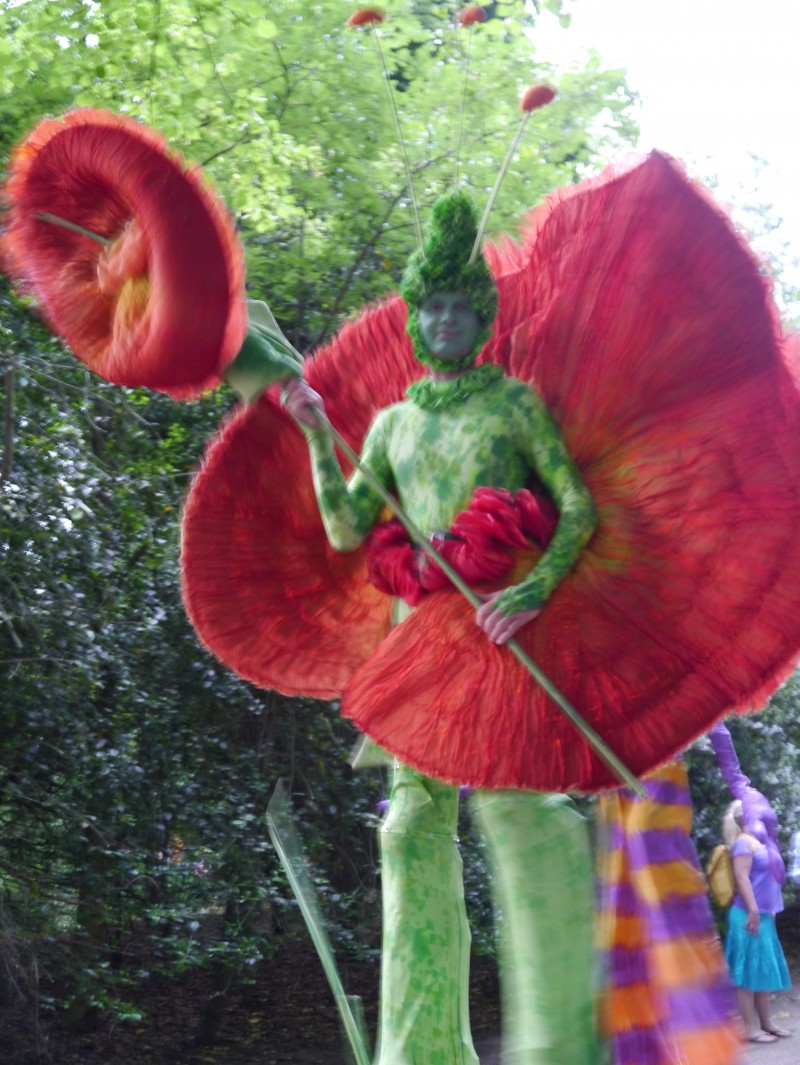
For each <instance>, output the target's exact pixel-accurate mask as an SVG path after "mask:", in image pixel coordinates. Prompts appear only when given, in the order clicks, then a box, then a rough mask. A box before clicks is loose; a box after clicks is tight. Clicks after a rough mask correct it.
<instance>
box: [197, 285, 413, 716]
mask: <svg viewBox="0 0 800 1065" xmlns="http://www.w3.org/2000/svg"><path fill="white" fill-rule="evenodd" d="M405 320H406V309H405V304H404V303H403V301H402V300H400V299H394V300H391V301H389V302H388V303H385V304H380V305H379V306H378V307H377V308H375V309H373V310H372V311H370V312H368V313H367V314H365V315H363V316H362V317H361V318H360V319H359V320H358V321H356V322H353V323H351V324H349V325H347V326H346V327H345V328H344V329H343V330H342V332H341V333H340V334H339V335H338V337H337V338H336V339H335V340H334V341H333V342H332V343H331V344H330V345H328V346H327V347H325V348H323V349H321V350H320V351H319V352H318V353H317V355H316V356H315V358H314V359H313V360H311V361H309V362H307V363H306V373H307V377H308V380H309V381H310V383H311V385H312V387H314V388H315V389H317V390H318V391H319V392H320V393H321V394H322V395H324V396H325V399H326V407H327V411H328V415H329V417H330V418H331V420H332V421H333V423H334V424H335V425H337V426H340V427H341V429H342V432H343V433H344V435H345V437H346V438H347V440H348V443H349V444H350V445H351V446H352V447H353V448H355V449H356V450H358V449H360V447H361V441H362V439H363V437H364V434H365V433H366V431H367V428H368V427H369V425H370V422H371V421H372V419H373V418H374V416H375V414H376V413H377V412H378V410H380V409H381V408H382V407H385V406H386V405H387V404H389V403H395V402H397V401H398V400H399V399H400V398H402V394H403V387H404V382H405V381H408V380H410V379H411V375H412V374H413V373H416V374H417V375H419V373H420V372H421V367H420V366H419V364H418V363H417V362H416V360H415V359H414V356H413V353H412V351H411V345H410V341H408V338H407V337H406V335H405ZM350 359H354V360H356V365H359V366H361V367H362V369H363V372H361V373H359V374H358V375H356V374H351V375H350V377H351V378H352V380H348V375H346V374H343V373H342V367H343V366H345V365H348V362H349V360H350ZM398 379H399V380H398ZM342 464H343V466H344V468H345V469H347V468H348V466H347V462H346V460H343V463H342ZM182 533H183V535H182V547H181V561H182V574H183V596H184V602H185V605H186V610H187V612H188V614H189V617H190V618H191V620H192V623H193V624H194V626H195V629H196V630H197V633H198V635H199V636H200V639H201V640H202V641H203V642H204V643H205V644H206V646H208V647H209V649H210V650H211V651H212V652H213V653H214V654H215V655H216V656H217V657H218V658H220V659H221V660H222V661H223V662H225V663H226V664H227V665H229V666H230V667H231V669H234V670H235V671H236V672H237V673H238V674H239V675H240V676H242V677H245V678H246V679H247V680H251V681H253V682H254V683H256V684H259V685H261V686H262V687H264V688H273V689H276V690H278V691H281V692H284V693H285V694H287V695H310V696H314V697H316V698H320V699H333V698H337V697H339V696H340V695H341V694H342V692H343V691H344V689H345V687H346V685H347V682H348V680H349V678H350V677H351V676H352V675H353V672H354V671H355V669H356V668H357V667H358V666H360V665H361V664H363V663H364V662H365V661H366V660H367V659H368V658H369V656H370V655H371V654H372V653H374V651H375V650H376V649H377V647H378V646H379V645H380V643H381V641H382V640H383V639H384V638H385V636H386V635H387V633H388V632H389V629H390V625H391V618H390V612H391V600H390V599H389V598H388V597H387V596H386V595H384V594H382V593H381V592H379V591H378V590H377V589H376V588H374V587H373V586H372V585H371V584H370V582H369V580H368V578H367V562H366V556H365V553H364V550H363V548H362V549H359V550H358V551H354V552H352V553H350V554H339V553H337V552H336V551H334V550H333V548H331V546H330V545H329V543H328V539H327V537H326V535H325V530H324V529H323V527H322V521H321V519H320V516H319V508H318V507H317V502H316V497H315V495H314V487H313V484H312V482H311V470H310V463H309V458H308V446H307V444H306V442H305V439H304V438H303V436H302V434H301V433H300V431H299V430H298V429H297V427H296V426H295V424H294V422H292V420H291V419H290V418H289V417H288V415H287V414H286V413H285V412H284V411H283V410H282V409H281V408H280V406H279V404H278V403H277V400H276V398H275V396H274V395H273V394H266V395H264V396H262V397H261V398H260V399H259V400H258V401H257V402H256V403H254V404H253V405H252V406H249V407H242V408H240V409H239V410H238V411H237V412H236V413H235V414H234V415H233V417H232V418H231V420H230V421H229V423H228V424H227V425H226V426H225V427H224V428H223V430H222V432H221V434H220V436H219V438H218V439H217V440H216V441H214V442H213V443H212V444H211V446H210V447H209V449H208V451H207V453H206V456H205V459H204V461H203V465H202V466H201V468H200V469H199V471H198V473H197V475H196V476H195V479H194V482H193V484H192V487H191V490H190V492H189V496H188V499H187V501H186V506H185V508H184V514H183V523H182Z"/></svg>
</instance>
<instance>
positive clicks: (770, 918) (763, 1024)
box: [722, 799, 791, 1043]
mask: <svg viewBox="0 0 800 1065" xmlns="http://www.w3.org/2000/svg"><path fill="white" fill-rule="evenodd" d="M722 834H723V837H724V839H725V842H726V843H727V845H728V846H729V847H730V851H731V857H732V859H733V875H734V879H735V881H736V895H735V897H734V900H733V905H732V906H731V908H730V913H729V916H728V936H727V939H726V941H725V958H726V960H727V962H728V967H729V969H730V972H731V977H732V979H733V983H734V985H735V987H736V995H737V998H738V1001H739V1011H740V1013H741V1015H742V1021H743V1023H744V1027H745V1034H746V1036H747V1039H748V1040H749V1041H750V1042H751V1043H774V1042H775V1040H776V1039H779V1038H781V1039H783V1038H786V1037H788V1036H789V1035H791V1032H788V1031H787V1030H786V1029H785V1028H780V1027H778V1026H777V1025H776V1024H774V1023H773V1021H772V1019H771V1017H770V1000H769V996H770V992H772V991H788V990H789V989H790V987H791V981H790V979H789V970H788V968H787V966H786V959H785V958H784V956H783V950H782V948H781V945H780V942H779V940H778V934H777V932H776V929H775V914H776V913H780V911H781V910H782V909H783V898H782V896H781V888H780V884H779V883H778V881H777V880H776V879H775V876H774V874H773V871H772V869H771V868H770V862H769V857H768V853H767V848H766V847H765V846H764V844H763V843H760V842H759V841H758V840H757V839H756V838H755V836H751V835H750V834H749V833H747V832H745V829H744V815H743V813H742V803H741V800H739V799H737V800H736V801H735V802H733V803H731V805H730V806H729V807H728V809H727V811H726V813H725V816H724V818H723V821H722Z"/></svg>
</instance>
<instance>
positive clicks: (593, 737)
mask: <svg viewBox="0 0 800 1065" xmlns="http://www.w3.org/2000/svg"><path fill="white" fill-rule="evenodd" d="M320 419H321V420H323V421H324V423H325V425H326V427H327V428H328V429H329V430H330V433H331V436H332V437H333V439H334V441H335V443H336V444H337V445H338V447H339V448H340V449H341V450H342V452H343V453H344V454H345V455H346V456H347V458H348V459H349V460H350V461H351V462H352V463H353V465H354V466H355V467H356V469H358V470H359V471H360V473H361V475H362V476H363V477H364V479H365V480H367V481H368V482H369V484H370V487H371V488H373V489H374V490H375V491H376V492H377V493H378V495H379V496H380V497H381V499H382V500H383V502H384V503H385V504H386V506H387V507H389V509H390V510H391V511H392V513H393V514H394V515H395V516H396V517H397V518H398V519H399V520H400V522H401V523H402V525H403V527H404V528H405V530H406V532H407V533H408V535H409V536H410V537H411V539H412V540H413V541H414V543H416V544H417V545H418V546H419V547H421V548H422V550H423V551H424V552H425V554H426V555H428V557H429V558H431V559H432V560H433V561H434V562H435V563H436V565H437V566H439V568H440V569H441V570H442V571H443V572H444V573H445V575H446V576H447V577H448V578H449V579H450V580H451V581H452V582H453V584H454V585H455V587H456V588H457V589H458V590H459V592H461V594H462V595H463V596H464V598H465V599H466V600H467V602H469V603H470V604H471V605H472V606H474V607H475V608H476V609H477V608H478V607H480V606H481V605H482V604H483V600H482V599H481V598H480V596H478V595H477V594H476V593H475V592H474V591H473V590H472V588H470V586H469V585H468V584H467V582H466V581H465V580H464V578H463V577H462V576H461V574H460V573H458V572H457V571H456V570H455V569H453V567H452V566H451V565H450V563H449V562H448V561H447V559H445V558H443V557H442V556H441V555H440V554H439V552H438V551H437V550H436V548H435V547H434V546H433V544H432V543H431V542H430V540H429V539H428V538H427V537H426V536H425V534H424V533H423V532H422V530H421V529H420V528H419V527H418V526H417V525H416V524H415V522H414V521H412V519H411V518H410V517H409V516H408V514H406V512H405V510H404V509H403V508H402V507H401V506H400V504H399V503H398V502H397V500H396V499H395V498H394V496H392V495H391V494H390V493H389V492H387V490H386V489H385V488H384V486H383V485H382V484H381V483H380V481H379V480H378V479H377V477H375V476H374V475H373V474H372V472H371V471H370V470H368V469H367V467H366V466H363V465H362V464H361V461H360V459H359V457H358V455H357V454H356V453H355V451H353V449H352V448H351V447H350V445H349V444H348V443H347V441H346V440H345V439H344V438H343V437H342V435H341V434H340V433H338V432H337V431H336V430H335V429H334V428H333V426H332V425H331V424H330V422H328V421H327V419H322V417H321V416H320ZM506 647H508V649H509V650H510V651H511V653H512V654H513V655H514V656H515V657H516V658H517V659H518V660H519V661H520V662H521V663H522V665H523V666H524V667H525V668H526V669H527V670H528V672H529V673H530V674H531V676H532V677H533V678H534V680H535V681H536V682H537V683H538V684H539V685H540V686H541V687H542V688H543V689H544V690H545V691H546V692H547V694H548V695H549V696H550V698H551V699H552V700H553V702H554V703H555V704H556V705H557V706H558V707H559V709H560V710H561V711H562V713H563V714H565V715H566V717H567V718H568V719H569V720H570V721H571V722H572V724H573V725H574V726H575V727H576V728H577V729H578V731H579V732H580V733H581V735H582V736H583V737H584V739H585V740H586V741H587V743H588V744H589V745H590V746H591V747H592V749H593V750H594V752H595V754H597V756H598V758H600V759H602V761H603V762H605V764H606V765H607V766H608V768H609V769H610V770H611V771H612V772H613V773H615V774H616V775H617V777H618V778H619V780H620V781H621V782H622V783H623V784H626V785H627V786H628V787H629V788H632V789H633V791H635V792H636V794H637V795H638V796H639V797H640V798H646V796H647V793H646V791H645V789H644V787H643V786H642V785H641V784H640V783H639V781H638V780H637V779H636V777H635V776H634V775H633V773H631V771H630V769H628V767H627V766H626V765H625V764H624V762H622V761H621V760H620V759H619V758H618V757H617V755H616V754H615V753H614V752H613V751H612V750H611V748H610V747H609V746H608V744H607V743H606V742H605V740H604V739H603V738H602V737H601V736H599V735H598V733H597V732H595V730H594V729H593V728H592V726H591V725H590V724H589V723H588V722H587V721H585V720H584V718H583V717H582V716H581V715H580V714H579V713H578V711H577V710H576V709H575V707H574V706H573V705H572V703H571V702H570V701H569V700H568V699H567V698H566V696H565V695H563V694H562V693H561V692H560V691H559V689H558V688H557V687H556V686H555V684H553V682H552V681H551V680H550V679H549V678H548V677H547V675H546V674H545V673H543V672H542V670H541V669H540V668H539V667H538V666H537V665H536V663H535V662H534V661H533V659H532V658H530V657H529V656H528V655H527V654H526V652H525V651H524V650H523V649H522V648H521V647H520V645H519V644H518V643H517V641H516V640H509V641H508V643H507V644H506Z"/></svg>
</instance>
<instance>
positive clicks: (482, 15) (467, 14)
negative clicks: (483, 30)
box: [458, 4, 486, 26]
mask: <svg viewBox="0 0 800 1065" xmlns="http://www.w3.org/2000/svg"><path fill="white" fill-rule="evenodd" d="M458 21H459V22H460V23H461V25H462V26H474V25H475V23H476V22H485V21H486V12H485V11H484V10H483V8H482V7H480V6H479V5H478V4H470V6H469V7H465V8H464V10H463V11H462V12H461V14H460V15H459V16H458Z"/></svg>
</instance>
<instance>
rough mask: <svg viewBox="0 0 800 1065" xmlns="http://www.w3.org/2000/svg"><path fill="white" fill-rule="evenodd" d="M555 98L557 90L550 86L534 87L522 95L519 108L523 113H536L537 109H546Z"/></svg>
mask: <svg viewBox="0 0 800 1065" xmlns="http://www.w3.org/2000/svg"><path fill="white" fill-rule="evenodd" d="M555 96H556V90H555V89H551V88H550V86H549V85H533V86H531V88H530V89H526V90H525V92H524V93H523V94H522V99H521V100H520V102H519V106H520V108H521V109H522V110H523V111H535V110H536V108H537V107H545V106H546V105H547V104H549V103H550V101H551V100H554V99H555Z"/></svg>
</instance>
